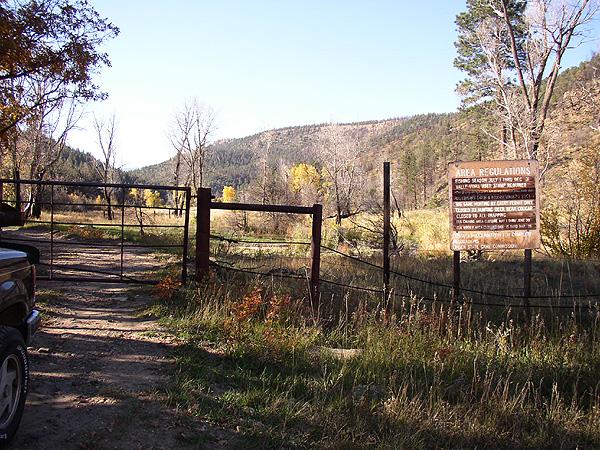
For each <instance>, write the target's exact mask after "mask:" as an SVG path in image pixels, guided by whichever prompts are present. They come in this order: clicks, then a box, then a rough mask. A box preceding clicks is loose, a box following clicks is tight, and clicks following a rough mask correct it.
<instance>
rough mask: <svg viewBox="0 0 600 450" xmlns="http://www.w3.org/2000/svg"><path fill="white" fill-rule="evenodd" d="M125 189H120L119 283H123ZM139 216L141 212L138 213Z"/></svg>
mask: <svg viewBox="0 0 600 450" xmlns="http://www.w3.org/2000/svg"><path fill="white" fill-rule="evenodd" d="M126 195H127V193H126V192H125V187H122V188H121V268H120V270H119V273H120V275H121V281H123V262H124V259H125V196H126ZM140 215H141V211H140Z"/></svg>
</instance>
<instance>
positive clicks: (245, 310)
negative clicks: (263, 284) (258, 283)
mask: <svg viewBox="0 0 600 450" xmlns="http://www.w3.org/2000/svg"><path fill="white" fill-rule="evenodd" d="M290 303H291V301H290V297H289V296H287V295H277V294H271V295H265V294H264V292H263V289H262V288H260V287H257V288H255V289H253V290H252V291H251V292H250V293H248V294H246V295H245V296H244V297H243V298H242V299H241V300H240V301H239V302H235V303H233V304H232V306H231V312H232V314H233V317H234V318H235V320H236V321H238V322H243V321H246V320H250V319H259V320H264V322H265V323H273V322H277V321H279V320H280V319H282V318H284V316H285V314H286V313H287V312H288V310H289V306H290Z"/></svg>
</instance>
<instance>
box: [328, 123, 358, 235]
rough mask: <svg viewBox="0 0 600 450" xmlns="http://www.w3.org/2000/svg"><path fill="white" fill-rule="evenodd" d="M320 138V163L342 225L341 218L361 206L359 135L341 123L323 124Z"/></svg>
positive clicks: (336, 213)
mask: <svg viewBox="0 0 600 450" xmlns="http://www.w3.org/2000/svg"><path fill="white" fill-rule="evenodd" d="M320 141H321V142H320V148H319V152H320V155H319V156H320V163H321V165H322V168H323V169H322V170H323V174H324V178H325V182H326V183H327V186H328V190H329V196H328V197H329V201H330V203H331V204H332V206H333V209H334V214H333V215H332V217H335V221H336V223H337V224H338V225H340V224H341V223H342V219H345V218H348V217H352V216H354V215H356V214H358V213H359V212H360V210H361V202H360V200H358V198H357V194H358V190H359V183H360V182H361V179H360V178H361V167H360V164H359V141H358V138H357V137H356V136H352V135H350V134H348V133H345V132H344V128H343V126H341V125H329V126H327V127H324V128H323V131H322V135H321V137H320Z"/></svg>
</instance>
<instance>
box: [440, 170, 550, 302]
mask: <svg viewBox="0 0 600 450" xmlns="http://www.w3.org/2000/svg"><path fill="white" fill-rule="evenodd" d="M538 179H539V163H538V161H536V160H505V161H456V162H453V163H450V164H449V165H448V181H449V191H450V192H449V194H450V234H451V236H450V247H451V249H452V250H454V252H455V256H454V259H455V264H454V266H455V270H456V259H457V257H456V252H460V251H468V250H480V251H483V250H501V249H514V250H516V249H523V250H525V274H524V275H525V280H524V286H523V296H524V297H525V302H524V304H525V306H526V307H527V308H528V305H529V299H528V297H529V296H530V295H531V280H530V277H531V249H534V248H539V247H540V244H541V239H540V208H539V202H540V198H539V186H538ZM459 283H460V278H459V275H458V274H456V273H455V280H454V287H455V291H457V290H458V288H459V286H458V284H459Z"/></svg>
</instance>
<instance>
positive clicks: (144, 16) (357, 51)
mask: <svg viewBox="0 0 600 450" xmlns="http://www.w3.org/2000/svg"><path fill="white" fill-rule="evenodd" d="M92 4H93V5H94V7H95V8H96V10H97V11H98V12H99V13H100V14H101V15H102V16H105V17H108V18H109V19H110V21H112V22H113V23H114V24H115V25H117V26H118V27H119V28H120V29H121V33H120V35H119V36H118V37H117V38H116V39H114V40H112V41H111V42H110V43H108V44H107V45H106V46H105V49H106V52H107V53H108V54H109V55H110V58H111V60H112V67H110V68H105V69H103V70H102V72H101V73H100V74H99V76H98V77H97V82H98V84H100V86H101V87H102V89H103V90H104V91H105V92H107V93H108V94H109V98H108V100H106V101H104V102H102V103H98V104H93V105H89V106H88V107H87V111H88V116H87V118H84V120H82V121H81V123H80V126H81V129H80V130H79V131H77V132H76V133H74V134H73V135H72V137H71V139H70V142H71V144H72V145H73V146H75V147H78V148H80V149H82V150H86V151H90V152H92V153H94V154H97V148H96V145H95V143H94V142H95V141H94V136H93V133H92V132H91V126H90V119H89V117H90V116H91V114H92V113H95V114H97V115H99V116H102V115H108V114H111V113H113V112H114V113H115V114H116V116H117V119H118V122H119V129H118V137H117V139H118V145H119V147H118V148H119V153H120V159H121V163H122V164H123V165H125V167H128V168H132V167H138V166H143V165H146V164H152V163H156V162H160V161H163V160H165V159H167V158H169V157H170V156H171V155H172V153H173V150H172V148H171V147H170V144H169V141H168V139H167V137H166V136H167V131H168V128H169V123H170V122H171V120H172V117H173V114H174V112H175V111H176V110H177V109H178V108H180V107H181V105H182V104H183V103H184V102H185V100H186V99H189V98H192V97H197V98H198V99H199V100H200V101H202V102H204V103H206V104H208V105H211V106H212V107H213V108H214V109H215V111H216V113H217V127H218V129H217V132H216V133H215V136H214V137H215V138H217V139H221V138H231V137H241V136H245V135H249V134H253V133H256V132H258V131H261V130H264V129H269V128H276V127H283V126H288V125H302V124H310V123H320V122H330V121H333V122H351V121H359V120H371V119H384V118H390V117H398V116H407V115H413V114H419V113H426V112H448V111H454V110H456V108H457V107H458V104H459V98H458V97H457V95H456V94H455V92H454V88H455V85H456V83H457V81H458V80H459V79H460V78H461V74H460V72H458V71H457V70H456V69H454V68H453V66H452V62H453V59H454V57H455V49H454V45H453V43H454V41H455V38H456V30H455V25H454V18H455V16H456V14H457V13H458V12H460V11H462V10H464V9H465V2H464V1H458V0H448V1H443V0H433V1H428V2H413V1H410V2H408V1H362V2H359V1H342V0H329V1H328V0H322V1H314V0H304V1H302V2H292V1H285V0H279V1H268V0H259V1H242V0H238V1H233V0H224V1H219V0H217V1H214V0H213V1H205V0H201V1H193V0H187V1H184V0H171V1H168V2H166V1H159V0H146V1H141V0H127V1H126V2H124V1H122V0H95V1H93V0H92ZM594 28H595V30H594V32H593V33H592V34H593V36H594V38H593V39H591V40H590V42H588V43H586V44H585V45H584V46H582V47H580V48H577V49H575V50H574V51H573V52H572V53H570V54H569V55H568V57H567V58H566V60H565V62H564V64H563V66H564V67H568V66H571V65H575V64H577V63H579V62H580V61H581V60H583V59H587V58H589V57H590V56H591V54H592V52H594V51H598V50H600V44H599V42H600V41H599V40H598V36H600V26H599V25H598V23H597V22H596V23H594Z"/></svg>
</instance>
